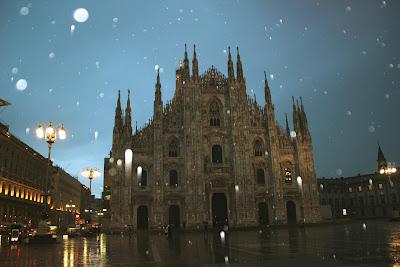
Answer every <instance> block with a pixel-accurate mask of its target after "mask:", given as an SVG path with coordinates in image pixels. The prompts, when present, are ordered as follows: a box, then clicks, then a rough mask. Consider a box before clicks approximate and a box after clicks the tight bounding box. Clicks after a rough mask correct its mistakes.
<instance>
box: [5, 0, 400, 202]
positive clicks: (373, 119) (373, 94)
mask: <svg viewBox="0 0 400 267" xmlns="http://www.w3.org/2000/svg"><path fill="white" fill-rule="evenodd" d="M81 7H83V8H85V9H87V10H88V12H89V19H88V20H87V21H86V22H84V23H79V22H77V21H75V20H74V18H73V12H74V11H75V10H76V9H78V8H81ZM398 14H400V2H399V1H394V0H391V1H372V0H370V1H365V0H358V1H340V0H330V1H306V0H302V1H298V0H290V1H282V0H273V1H269V0H268V1H267V0H265V1H243V0H241V1H215V0H210V1H128V0H126V1H65V0H64V1H53V0H47V1H45V0H41V1H14V0H2V1H1V2H0V40H1V41H0V88H1V89H0V91H1V94H0V98H3V99H5V100H7V101H9V102H11V103H12V104H13V105H12V106H11V107H8V108H6V109H4V110H3V112H2V113H1V114H0V116H1V119H2V120H3V121H5V122H7V123H9V124H10V128H11V131H12V132H13V134H15V135H16V136H18V137H20V138H21V139H22V140H23V141H24V142H26V143H28V144H29V145H31V146H32V147H33V148H35V149H36V150H38V151H39V152H41V153H42V154H43V155H46V153H47V152H46V150H47V146H46V144H45V143H44V142H43V141H39V140H37V139H36V138H35V136H34V128H35V126H36V124H37V123H39V122H47V121H52V122H54V123H61V122H62V123H64V124H65V127H66V128H67V130H68V134H69V136H68V140H66V141H64V142H58V143H56V144H55V146H54V150H53V152H54V153H53V155H54V158H53V160H54V161H55V163H56V164H58V165H60V166H62V167H64V168H65V169H66V170H67V171H69V172H70V173H71V174H72V175H75V176H78V175H79V172H80V170H81V169H82V168H84V167H88V166H95V167H98V168H100V169H102V168H103V158H104V157H105V156H106V155H107V154H108V152H109V150H110V148H111V135H112V127H113V118H114V109H115V103H116V98H117V90H118V89H121V90H122V95H123V102H124V105H125V102H126V95H127V89H128V88H130V89H131V90H132V94H133V97H132V102H133V120H134V121H135V120H137V121H138V125H139V126H142V125H143V124H144V123H145V122H146V121H147V120H148V119H149V118H150V117H151V116H152V109H153V107H152V103H153V98H154V83H155V74H156V71H155V65H159V66H160V67H161V68H162V70H163V71H162V73H161V80H162V86H163V88H162V90H163V100H164V103H165V101H166V100H169V99H171V97H172V95H173V90H174V81H175V77H174V71H175V68H176V67H177V66H178V62H179V60H180V59H181V58H182V56H183V47H184V43H187V44H188V46H189V48H190V49H189V51H190V53H189V54H190V55H191V53H192V45H193V43H196V45H197V47H198V56H199V65H200V66H199V67H200V71H201V72H202V71H204V70H205V69H207V68H208V67H210V66H211V65H212V64H213V65H215V66H216V67H217V68H218V69H219V70H221V71H222V72H223V73H227V67H226V58H227V55H226V49H227V46H228V45H230V46H232V47H234V46H236V45H238V46H239V47H240V53H241V58H242V62H243V64H244V73H245V76H246V79H247V89H248V93H249V94H253V92H254V93H255V94H256V95H257V100H258V101H259V102H261V103H263V102H264V99H263V71H264V70H266V71H267V72H268V74H269V75H271V76H270V77H273V78H270V86H271V89H272V97H273V101H274V103H275V108H276V112H277V114H276V116H277V118H278V120H279V121H280V122H281V123H282V122H283V120H284V113H285V112H289V114H291V109H290V108H291V96H292V95H295V96H299V95H302V96H303V99H304V102H305V107H306V111H307V113H308V117H309V118H308V120H309V123H310V127H311V131H312V136H313V142H314V143H313V144H314V152H315V154H314V156H315V161H316V169H317V175H318V176H319V177H321V176H328V177H330V176H338V175H354V174H357V173H363V172H370V171H373V170H374V169H375V167H376V164H375V163H376V155H377V145H376V144H377V141H378V140H379V142H380V144H381V146H382V148H383V150H384V152H385V155H386V157H387V159H388V160H389V161H392V162H395V161H398V160H399V158H400V152H399V141H398V138H399V137H398V134H399V132H400V126H399V125H400V124H399V123H398V122H399V119H398V115H399V108H398V107H399V99H400V85H399V83H400V50H399V47H400V27H399V25H400V24H399V17H398ZM71 25H75V30H74V32H71ZM20 79H25V80H26V81H27V84H28V85H27V87H26V89H25V90H23V91H20V90H17V89H16V83H17V81H18V80H20ZM133 125H134V122H133ZM28 129H30V130H28ZM96 132H97V138H95V135H96V134H95V133H96ZM79 180H80V181H82V182H84V183H86V184H88V182H87V181H84V179H83V178H82V177H80V176H79ZM93 189H94V192H95V193H96V195H97V196H99V195H100V193H101V191H102V178H99V179H97V180H95V181H94V183H93Z"/></svg>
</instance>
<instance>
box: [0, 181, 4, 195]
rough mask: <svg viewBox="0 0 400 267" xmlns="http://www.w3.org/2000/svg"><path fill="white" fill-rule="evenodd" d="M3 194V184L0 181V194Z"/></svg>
mask: <svg viewBox="0 0 400 267" xmlns="http://www.w3.org/2000/svg"><path fill="white" fill-rule="evenodd" d="M1 193H3V182H2V181H0V194H1Z"/></svg>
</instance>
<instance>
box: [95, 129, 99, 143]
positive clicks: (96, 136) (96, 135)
mask: <svg viewBox="0 0 400 267" xmlns="http://www.w3.org/2000/svg"><path fill="white" fill-rule="evenodd" d="M98 137H99V132H98V131H95V132H94V141H97V138H98Z"/></svg>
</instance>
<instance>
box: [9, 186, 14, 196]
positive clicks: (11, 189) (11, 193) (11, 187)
mask: <svg viewBox="0 0 400 267" xmlns="http://www.w3.org/2000/svg"><path fill="white" fill-rule="evenodd" d="M14 190H15V187H14V185H10V196H12V197H13V196H14Z"/></svg>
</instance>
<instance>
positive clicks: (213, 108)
mask: <svg viewBox="0 0 400 267" xmlns="http://www.w3.org/2000/svg"><path fill="white" fill-rule="evenodd" d="M220 125H221V115H220V111H219V104H218V102H217V101H213V102H212V103H211V105H210V126H215V127H219V126H220Z"/></svg>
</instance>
